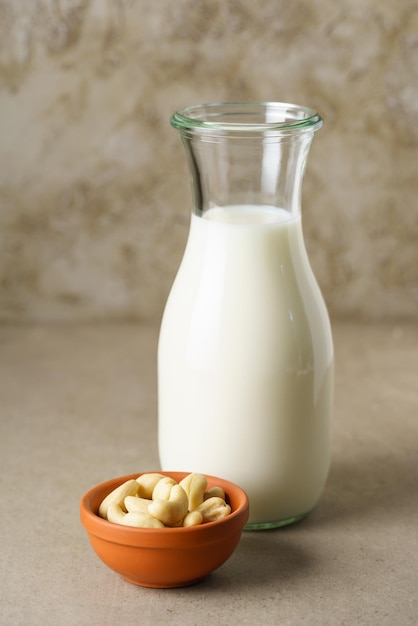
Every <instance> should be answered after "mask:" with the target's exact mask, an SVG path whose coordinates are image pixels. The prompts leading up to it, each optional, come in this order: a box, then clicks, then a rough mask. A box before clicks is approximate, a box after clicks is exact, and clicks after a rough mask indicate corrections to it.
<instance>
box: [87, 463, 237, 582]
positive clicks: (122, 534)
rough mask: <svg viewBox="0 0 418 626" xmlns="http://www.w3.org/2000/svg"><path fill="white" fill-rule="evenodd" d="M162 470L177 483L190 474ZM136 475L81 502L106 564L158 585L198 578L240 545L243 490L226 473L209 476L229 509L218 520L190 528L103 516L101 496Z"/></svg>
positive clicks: (95, 491) (91, 537)
mask: <svg viewBox="0 0 418 626" xmlns="http://www.w3.org/2000/svg"><path fill="white" fill-rule="evenodd" d="M154 471H155V470H154ZM158 471H159V470H158ZM159 473H160V474H164V475H166V476H171V477H172V478H174V480H176V481H177V482H180V480H182V478H184V477H185V476H186V475H187V473H185V472H161V471H159ZM138 475H139V474H131V475H129V476H122V477H120V478H114V479H113V480H109V481H107V482H105V483H102V484H100V485H97V486H96V487H93V489H90V491H88V492H87V493H86V494H85V495H84V496H83V498H82V500H81V502H80V519H81V523H82V525H83V526H84V528H85V529H86V531H87V534H88V537H89V540H90V543H91V545H92V547H93V549H94V551H95V552H96V554H97V556H98V557H99V558H100V559H101V560H102V561H103V563H105V564H106V565H107V566H108V567H110V568H111V569H112V570H114V571H115V572H118V573H119V574H121V575H122V576H123V578H125V579H126V580H128V581H129V582H131V583H134V584H136V585H142V586H144V587H160V588H169V587H183V586H186V585H191V584H193V583H197V582H199V581H201V580H203V579H204V578H206V577H207V576H208V575H209V574H210V572H212V571H213V570H215V569H217V568H218V567H219V566H220V565H222V564H223V563H225V561H226V560H227V559H228V558H229V557H230V556H231V555H232V553H233V552H234V550H235V548H236V547H237V545H238V543H239V540H240V537H241V532H242V530H243V527H244V526H245V524H246V522H247V520H248V498H247V495H246V494H245V492H244V491H243V490H242V489H241V488H240V487H238V486H237V485H235V484H233V483H230V482H228V481H226V480H223V479H222V478H216V477H213V476H207V479H208V489H209V488H211V487H213V486H215V485H218V486H220V487H222V488H223V490H224V491H225V494H226V499H227V501H228V503H229V504H230V506H231V513H230V514H229V515H228V516H227V517H224V518H223V519H221V520H218V521H216V522H208V523H206V524H201V525H199V526H190V527H188V528H132V527H129V526H122V525H119V524H114V523H112V522H108V521H107V520H104V519H102V518H101V517H99V515H98V509H99V505H100V503H101V502H102V500H103V499H104V498H105V497H106V496H107V495H108V494H109V493H110V492H111V491H113V489H115V488H116V487H118V486H119V485H121V484H122V483H123V482H125V481H127V480H129V479H131V478H137V477H138Z"/></svg>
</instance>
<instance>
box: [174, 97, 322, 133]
mask: <svg viewBox="0 0 418 626" xmlns="http://www.w3.org/2000/svg"><path fill="white" fill-rule="evenodd" d="M170 123H171V125H172V126H173V127H174V128H176V129H177V130H180V131H184V132H192V133H193V132H198V133H201V132H204V133H215V134H217V133H219V132H221V133H222V132H226V131H227V132H228V133H232V134H234V133H236V134H239V135H243V134H244V135H247V134H250V133H259V132H262V133H265V132H271V133H278V134H283V133H289V132H297V131H307V130H308V131H316V130H318V129H319V128H321V126H322V125H323V119H322V117H321V116H320V115H319V114H318V113H317V112H316V111H314V109H311V108H309V107H305V106H301V105H298V104H291V103H287V102H211V103H206V104H197V105H192V106H189V107H186V108H184V109H181V110H179V111H176V112H175V113H174V114H173V115H172V117H171V118H170Z"/></svg>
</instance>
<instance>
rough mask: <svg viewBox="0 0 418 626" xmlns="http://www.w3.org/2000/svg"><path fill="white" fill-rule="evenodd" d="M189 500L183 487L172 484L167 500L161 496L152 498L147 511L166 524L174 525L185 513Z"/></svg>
mask: <svg viewBox="0 0 418 626" xmlns="http://www.w3.org/2000/svg"><path fill="white" fill-rule="evenodd" d="M188 504H189V501H188V499H187V494H186V492H185V491H184V489H183V487H181V486H180V485H177V484H174V485H173V486H172V487H171V491H170V496H169V498H168V499H167V500H163V499H161V498H159V499H157V500H153V502H151V504H150V505H149V507H148V513H149V514H150V515H153V516H154V517H156V518H157V519H159V520H160V522H162V523H163V524H165V525H166V526H175V525H176V524H178V523H179V522H180V521H181V520H182V519H183V518H184V517H185V515H186V513H187V510H188Z"/></svg>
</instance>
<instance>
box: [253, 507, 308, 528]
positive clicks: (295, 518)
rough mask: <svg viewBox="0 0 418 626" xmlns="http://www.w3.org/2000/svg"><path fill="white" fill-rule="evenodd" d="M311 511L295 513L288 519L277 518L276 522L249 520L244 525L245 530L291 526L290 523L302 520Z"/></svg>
mask: <svg viewBox="0 0 418 626" xmlns="http://www.w3.org/2000/svg"><path fill="white" fill-rule="evenodd" d="M309 513H310V511H308V512H307V513H301V515H294V516H293V517H288V518H287V519H281V520H277V521H275V522H254V523H252V522H249V523H248V524H246V525H245V526H244V530H271V529H273V528H281V527H282V526H289V525H290V524H295V523H296V522H300V521H301V520H303V519H304V518H305V517H307V515H309Z"/></svg>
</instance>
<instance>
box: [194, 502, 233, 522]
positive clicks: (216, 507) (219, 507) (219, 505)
mask: <svg viewBox="0 0 418 626" xmlns="http://www.w3.org/2000/svg"><path fill="white" fill-rule="evenodd" d="M196 510H197V511H199V513H201V514H202V517H203V523H205V522H214V521H215V520H218V519H221V518H222V517H226V516H227V515H229V514H230V512H231V507H230V506H229V504H226V502H225V500H222V498H217V497H212V498H208V499H207V500H205V501H204V502H203V503H202V504H201V505H200V506H199V507H198V508H197V509H196Z"/></svg>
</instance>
